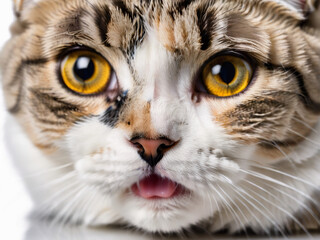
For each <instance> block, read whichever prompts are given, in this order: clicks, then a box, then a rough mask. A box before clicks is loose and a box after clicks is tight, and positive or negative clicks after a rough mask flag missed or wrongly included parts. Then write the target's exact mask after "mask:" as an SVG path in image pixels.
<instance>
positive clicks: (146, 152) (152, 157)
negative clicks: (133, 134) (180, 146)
mask: <svg viewBox="0 0 320 240" xmlns="http://www.w3.org/2000/svg"><path fill="white" fill-rule="evenodd" d="M130 142H131V143H133V144H134V145H135V146H136V147H137V149H138V153H139V155H140V156H141V158H142V159H143V160H144V161H146V162H147V163H148V164H149V165H150V166H151V167H155V166H156V165H157V163H158V162H160V160H161V159H162V157H163V154H164V153H165V152H166V151H168V150H169V149H170V148H172V147H173V146H174V145H175V144H176V143H177V142H173V141H171V140H169V139H167V138H160V139H146V138H133V139H131V140H130Z"/></svg>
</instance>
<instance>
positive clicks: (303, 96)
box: [266, 63, 320, 114]
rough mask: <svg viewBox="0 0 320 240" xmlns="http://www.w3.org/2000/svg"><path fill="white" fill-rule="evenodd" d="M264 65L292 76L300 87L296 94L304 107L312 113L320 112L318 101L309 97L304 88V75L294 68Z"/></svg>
mask: <svg viewBox="0 0 320 240" xmlns="http://www.w3.org/2000/svg"><path fill="white" fill-rule="evenodd" d="M266 67H267V68H268V69H269V70H280V71H283V72H287V74H288V75H290V76H294V77H295V79H296V81H297V83H298V86H299V88H300V94H299V93H297V94H298V95H299V98H300V100H301V102H302V103H303V104H304V106H305V108H306V109H308V110H309V111H311V112H313V113H314V114H320V103H318V102H316V101H314V100H313V99H312V98H311V96H310V94H309V92H308V90H307V88H306V84H305V79H304V76H303V75H302V74H301V73H300V72H299V71H298V70H297V69H296V68H294V67H283V66H277V65H273V64H271V63H268V64H266Z"/></svg>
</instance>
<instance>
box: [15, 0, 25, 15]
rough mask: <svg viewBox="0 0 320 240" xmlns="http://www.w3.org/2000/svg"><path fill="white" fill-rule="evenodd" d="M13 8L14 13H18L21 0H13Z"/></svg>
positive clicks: (20, 9)
mask: <svg viewBox="0 0 320 240" xmlns="http://www.w3.org/2000/svg"><path fill="white" fill-rule="evenodd" d="M13 4H14V10H15V12H16V13H20V12H21V11H22V6H23V0H13Z"/></svg>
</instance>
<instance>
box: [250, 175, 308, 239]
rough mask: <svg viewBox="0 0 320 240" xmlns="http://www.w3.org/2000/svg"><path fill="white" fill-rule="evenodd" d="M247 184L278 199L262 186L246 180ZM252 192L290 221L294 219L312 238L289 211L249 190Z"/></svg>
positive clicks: (306, 232)
mask: <svg viewBox="0 0 320 240" xmlns="http://www.w3.org/2000/svg"><path fill="white" fill-rule="evenodd" d="M245 181H246V182H247V183H249V184H250V185H252V186H254V187H256V188H258V189H260V190H261V191H264V192H265V193H267V194H268V195H270V196H272V197H274V198H275V199H277V198H276V197H275V196H274V194H272V193H270V192H269V191H267V190H265V189H264V188H262V187H261V186H258V185H257V184H255V183H253V182H251V181H249V180H245ZM248 190H249V191H250V192H252V194H255V195H257V196H259V197H260V199H262V200H264V201H266V202H267V203H269V204H270V205H272V206H274V207H275V208H277V209H278V210H280V211H281V212H283V213H284V214H286V215H287V216H288V217H289V218H290V219H292V220H293V221H294V222H295V223H296V224H297V225H298V226H299V227H300V228H301V230H302V231H303V232H304V233H305V234H307V235H308V237H309V238H312V235H311V234H310V233H309V231H308V230H307V229H306V228H305V226H303V224H302V223H301V222H300V221H299V220H298V219H297V218H296V217H295V216H293V215H292V214H291V213H290V212H288V211H287V210H285V209H284V208H282V207H280V206H278V205H276V204H274V203H273V202H271V201H270V200H268V199H267V198H266V197H264V196H261V194H259V193H257V192H256V191H253V190H251V189H248Z"/></svg>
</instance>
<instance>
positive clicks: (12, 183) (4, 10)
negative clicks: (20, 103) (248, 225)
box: [0, 0, 319, 240]
mask: <svg viewBox="0 0 320 240" xmlns="http://www.w3.org/2000/svg"><path fill="white" fill-rule="evenodd" d="M12 12H13V11H12V1H11V0H2V1H1V5H0V47H1V48H2V46H3V44H4V42H5V41H6V40H7V39H8V38H9V25H10V23H11V22H12V21H13V14H12ZM2 95H3V94H2V89H1V88H0V239H1V240H2V239H6V240H22V239H24V240H47V239H52V240H53V239H55V240H58V239H62V240H67V239H77V240H82V239H83V240H84V239H96V240H100V239H101V240H102V239H103V240H107V239H110V240H111V239H112V240H119V239H137V240H138V239H140V240H141V239H151V238H149V237H148V236H144V235H143V236H142V235H140V234H138V233H129V232H128V231H127V230H126V231H119V230H114V229H107V231H103V232H101V231H98V230H88V229H82V228H76V229H71V230H70V229H67V230H66V231H64V230H63V229H61V228H58V229H56V228H53V227H52V226H50V228H48V227H47V226H46V225H41V224H40V225H39V224H38V223H37V224H34V223H33V224H32V223H28V222H27V221H26V220H25V219H26V218H25V216H26V215H27V213H28V212H29V211H30V209H31V206H32V205H31V201H30V199H29V197H28V195H27V193H26V191H25V189H24V187H23V184H22V181H21V180H20V177H19V175H18V174H17V173H16V171H15V169H14V167H13V166H12V164H11V161H10V158H9V156H8V154H7V152H6V149H5V141H4V136H3V127H4V122H5V115H6V113H5V108H4V102H3V97H2ZM29 227H31V230H29V231H28V234H26V232H27V229H28V228H29ZM57 233H58V235H57ZM152 239H156V238H152ZM162 239H163V238H162ZM197 239H200V238H199V237H197ZM201 239H209V238H207V237H201ZM215 239H217V238H215ZM301 239H305V238H304V237H303V238H301ZM317 239H319V238H317Z"/></svg>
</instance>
